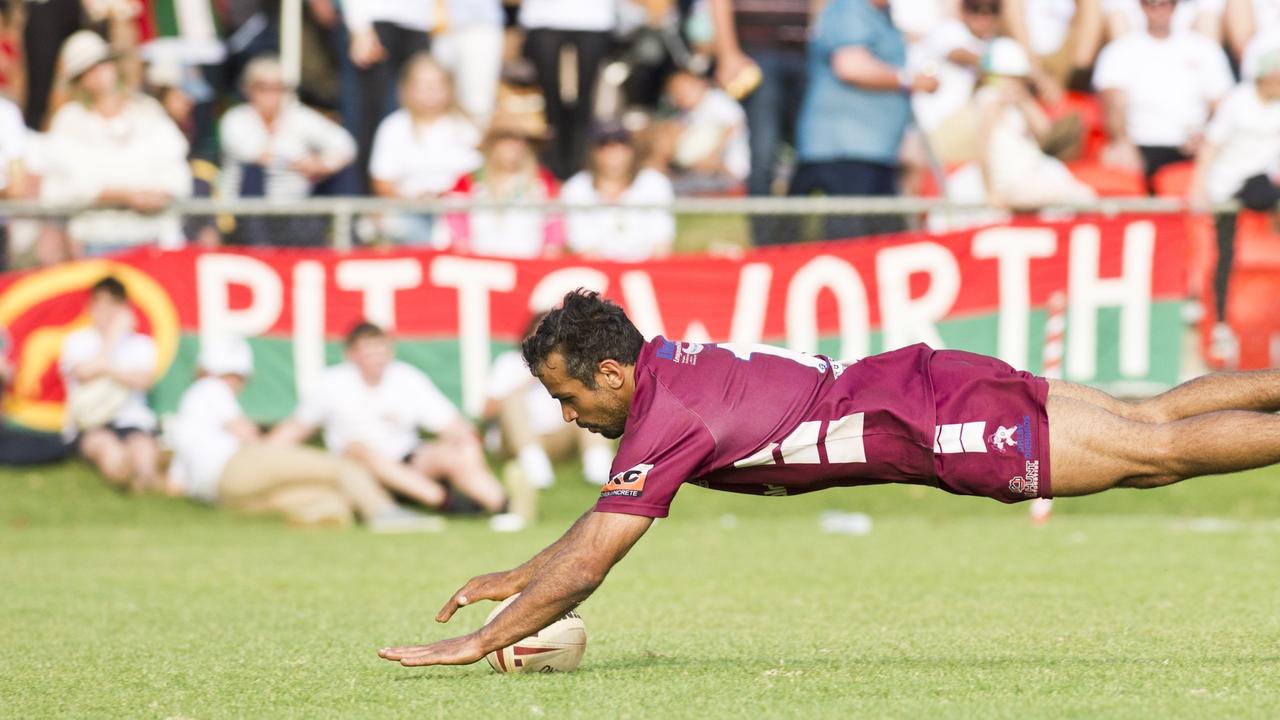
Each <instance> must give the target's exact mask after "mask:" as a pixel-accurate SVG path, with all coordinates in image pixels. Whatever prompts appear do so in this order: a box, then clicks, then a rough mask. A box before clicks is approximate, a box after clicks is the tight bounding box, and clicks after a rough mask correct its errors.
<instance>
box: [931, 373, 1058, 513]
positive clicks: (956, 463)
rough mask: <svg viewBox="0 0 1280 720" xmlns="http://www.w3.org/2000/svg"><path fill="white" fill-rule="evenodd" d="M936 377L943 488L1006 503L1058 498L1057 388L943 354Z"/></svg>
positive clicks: (936, 457) (935, 447)
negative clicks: (1053, 460)
mask: <svg viewBox="0 0 1280 720" xmlns="http://www.w3.org/2000/svg"><path fill="white" fill-rule="evenodd" d="M929 372H930V378H931V380H932V382H933V397H934V404H935V407H936V409H937V426H936V427H935V428H934V443H933V452H934V464H935V467H936V469H937V474H938V487H940V488H942V489H943V490H946V491H947V492H951V493H955V494H957V495H979V496H982V497H989V498H994V499H996V500H999V501H1000V502H1006V503H1012V502H1018V501H1020V500H1028V499H1030V498H1036V497H1045V498H1047V497H1052V496H1053V494H1052V485H1051V484H1050V480H1049V478H1050V475H1049V469H1050V468H1049V417H1048V413H1046V412H1045V401H1046V400H1047V398H1048V395H1049V382H1048V381H1047V380H1045V379H1044V378H1041V377H1036V376H1035V375H1032V374H1031V373H1028V372H1023V371H1020V370H1015V369H1013V367H1011V366H1010V365H1008V364H1006V363H1004V362H1002V361H1000V360H997V359H995V358H992V357H987V356H985V355H975V354H973V353H967V352H962V351H959V350H939V351H937V352H935V353H934V355H933V357H932V359H931V360H930V361H929Z"/></svg>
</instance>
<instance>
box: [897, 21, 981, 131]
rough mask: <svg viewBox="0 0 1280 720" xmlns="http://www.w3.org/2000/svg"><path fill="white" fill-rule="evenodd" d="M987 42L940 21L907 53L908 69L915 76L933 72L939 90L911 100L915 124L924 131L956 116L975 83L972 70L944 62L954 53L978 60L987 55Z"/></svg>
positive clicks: (960, 23)
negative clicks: (960, 52)
mask: <svg viewBox="0 0 1280 720" xmlns="http://www.w3.org/2000/svg"><path fill="white" fill-rule="evenodd" d="M986 49H987V41H985V40H981V39H979V38H977V37H975V36H974V34H973V33H971V32H969V27H968V26H967V25H965V24H964V21H963V20H960V19H958V18H951V19H949V20H945V21H943V22H942V23H941V24H939V25H938V26H937V27H935V28H934V29H933V31H932V32H930V33H929V34H928V35H926V36H925V37H924V39H922V40H921V41H920V42H918V43H915V44H914V45H912V46H911V47H910V48H908V50H907V65H908V67H910V68H911V69H912V70H914V71H915V72H934V73H936V77H937V78H938V89H937V90H936V91H934V92H932V93H925V92H918V93H914V94H913V95H912V96H911V106H912V109H913V110H914V111H915V115H916V122H917V123H919V125H920V127H921V128H923V129H925V130H932V129H934V128H936V127H937V126H938V125H939V124H940V123H942V121H944V120H946V119H947V118H948V117H950V116H952V115H954V114H955V113H957V112H959V111H960V110H961V109H962V108H963V107H964V106H965V104H966V103H968V102H969V98H971V97H973V88H974V85H975V83H976V82H977V79H978V72H977V70H976V69H975V68H972V67H965V66H963V65H957V64H956V63H953V62H951V61H950V60H948V59H947V56H948V55H950V54H951V53H952V52H954V51H956V50H967V51H969V52H971V53H973V54H974V55H976V56H978V57H982V54H983V53H984V52H986Z"/></svg>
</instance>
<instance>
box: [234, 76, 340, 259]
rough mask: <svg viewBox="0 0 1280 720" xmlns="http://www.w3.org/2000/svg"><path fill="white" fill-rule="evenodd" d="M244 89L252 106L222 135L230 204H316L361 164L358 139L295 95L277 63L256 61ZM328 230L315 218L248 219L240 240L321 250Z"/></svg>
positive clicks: (237, 110)
mask: <svg viewBox="0 0 1280 720" xmlns="http://www.w3.org/2000/svg"><path fill="white" fill-rule="evenodd" d="M241 88H242V90H243V91H244V94H245V97H246V98H248V102H247V103H244V104H242V105H237V106H235V107H233V108H231V109H230V110H228V111H227V113H226V114H225V115H223V116H222V126H221V129H220V132H219V136H220V138H221V143H222V155H223V166H222V176H221V180H220V185H221V191H222V192H221V194H222V195H223V196H224V197H229V198H235V197H265V198H268V199H272V200H297V199H300V198H305V197H310V196H311V195H312V193H313V192H314V190H315V188H316V186H317V185H319V184H320V183H323V182H324V181H325V180H327V179H328V178H329V177H331V176H332V175H333V174H334V173H337V172H338V171H340V170H342V169H343V168H344V167H346V166H347V165H349V164H350V163H351V161H352V160H353V159H354V158H355V155H356V143H355V139H354V138H352V137H351V134H350V133H348V132H347V131H346V130H344V129H342V126H340V125H338V124H337V123H335V122H333V121H332V120H330V119H328V118H326V117H325V116H324V115H321V114H320V113H318V112H316V111H315V110H312V109H311V108H309V107H307V106H305V105H303V104H302V103H301V102H299V101H298V100H297V98H295V97H294V96H293V95H292V94H291V93H290V92H289V89H288V88H287V87H286V86H285V84H284V75H283V72H282V70H281V68H280V62H279V61H278V60H277V59H276V58H274V57H271V56H260V57H257V58H254V59H253V60H252V61H250V62H249V64H248V65H247V66H246V67H245V70H244V75H243V77H242V79H241ZM326 225H327V221H326V220H325V219H323V218H314V217H307V218H289V217H244V218H241V219H240V221H239V223H238V226H237V228H236V237H237V241H238V244H242V245H283V246H319V245H324V244H325V237H326Z"/></svg>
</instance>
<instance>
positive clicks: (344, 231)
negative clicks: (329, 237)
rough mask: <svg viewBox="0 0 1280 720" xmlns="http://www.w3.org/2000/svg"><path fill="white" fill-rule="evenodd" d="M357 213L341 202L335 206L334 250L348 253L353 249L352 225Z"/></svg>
mask: <svg viewBox="0 0 1280 720" xmlns="http://www.w3.org/2000/svg"><path fill="white" fill-rule="evenodd" d="M354 217H355V213H354V212H352V211H351V206H350V205H348V204H347V203H345V202H342V201H341V200H339V201H338V202H335V203H334V204H333V249H334V250H339V251H341V252H346V251H348V250H350V249H351V233H352V224H353V220H354Z"/></svg>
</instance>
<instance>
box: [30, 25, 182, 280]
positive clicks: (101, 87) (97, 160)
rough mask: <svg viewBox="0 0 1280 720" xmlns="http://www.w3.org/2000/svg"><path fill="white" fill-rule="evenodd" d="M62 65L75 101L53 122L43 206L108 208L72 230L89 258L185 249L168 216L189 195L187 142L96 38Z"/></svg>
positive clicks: (83, 40)
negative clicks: (128, 82)
mask: <svg viewBox="0 0 1280 720" xmlns="http://www.w3.org/2000/svg"><path fill="white" fill-rule="evenodd" d="M61 66H62V77H63V78H64V79H65V80H66V81H67V82H68V83H70V86H71V93H72V95H73V97H74V98H75V99H74V100H72V101H70V102H68V103H67V104H65V105H63V106H62V108H61V109H59V110H58V111H57V113H56V114H55V115H54V117H53V122H52V125H51V127H50V129H49V134H48V146H47V148H46V152H47V159H46V166H45V167H44V177H43V182H42V185H41V199H42V200H45V201H48V202H52V203H64V204H88V205H94V206H97V207H100V208H104V209H101V210H92V211H86V212H83V213H81V214H79V215H77V216H75V217H74V218H73V219H72V220H71V222H70V224H69V226H68V231H69V232H70V234H71V237H72V239H73V240H74V241H76V242H78V243H79V244H80V245H82V246H83V249H84V252H85V253H87V254H91V255H99V254H103V253H107V252H111V251H113V250H119V249H124V248H128V247H134V246H137V245H141V244H148V243H158V244H160V246H161V247H165V248H173V247H179V246H181V245H182V243H183V237H182V228H181V224H180V222H179V219H178V217H177V216H176V215H174V214H172V213H166V212H164V209H165V208H166V207H167V206H168V205H169V204H170V203H171V202H172V201H173V200H174V199H176V198H185V197H188V196H190V194H191V171H190V169H189V168H188V166H187V141H186V138H184V137H183V136H182V133H181V131H179V130H178V128H177V126H175V125H174V124H173V121H172V120H170V119H169V117H168V116H167V115H166V114H165V111H164V109H163V108H161V107H160V104H159V103H157V102H156V101H155V100H152V99H151V98H149V97H147V96H145V95H139V94H135V93H133V92H131V91H130V90H129V89H128V88H126V87H125V86H124V85H123V84H122V82H121V78H120V73H119V71H118V70H117V67H116V63H115V58H114V56H113V55H112V53H111V50H110V48H108V47H107V43H106V41H105V40H103V39H102V38H101V37H99V36H98V35H96V34H94V33H93V32H90V31H88V30H84V31H80V32H77V33H76V34H75V35H72V36H71V37H70V38H68V39H67V42H66V44H65V45H64V46H63V49H62V55H61ZM106 208H111V209H106Z"/></svg>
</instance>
